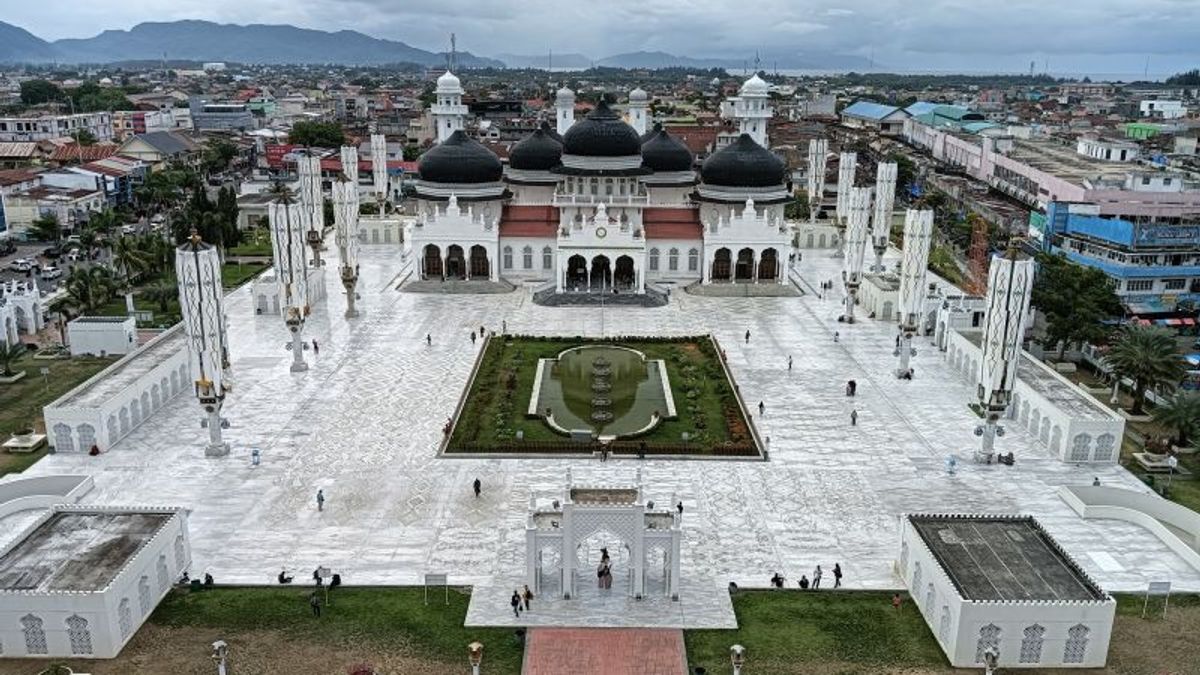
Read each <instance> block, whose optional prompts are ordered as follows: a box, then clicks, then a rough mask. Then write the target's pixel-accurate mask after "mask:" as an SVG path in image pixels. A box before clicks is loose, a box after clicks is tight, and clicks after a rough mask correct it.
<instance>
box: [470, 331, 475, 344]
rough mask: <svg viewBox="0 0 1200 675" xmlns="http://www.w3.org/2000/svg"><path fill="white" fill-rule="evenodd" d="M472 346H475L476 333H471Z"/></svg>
mask: <svg viewBox="0 0 1200 675" xmlns="http://www.w3.org/2000/svg"><path fill="white" fill-rule="evenodd" d="M471 346H472V347H474V346H475V331H471Z"/></svg>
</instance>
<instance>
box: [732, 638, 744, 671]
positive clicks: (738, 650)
mask: <svg viewBox="0 0 1200 675" xmlns="http://www.w3.org/2000/svg"><path fill="white" fill-rule="evenodd" d="M729 662H730V663H731V664H733V675H742V664H744V663H745V662H746V648H745V647H743V646H741V645H734V646H732V647H730V648H729Z"/></svg>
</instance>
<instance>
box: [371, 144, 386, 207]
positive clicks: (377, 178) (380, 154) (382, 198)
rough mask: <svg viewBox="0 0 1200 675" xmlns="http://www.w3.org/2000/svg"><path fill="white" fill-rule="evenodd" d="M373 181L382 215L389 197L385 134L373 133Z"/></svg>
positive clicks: (376, 199)
mask: <svg viewBox="0 0 1200 675" xmlns="http://www.w3.org/2000/svg"><path fill="white" fill-rule="evenodd" d="M371 182H372V184H373V186H372V189H373V190H374V192H375V201H376V202H378V203H379V207H380V208H379V215H381V216H382V215H383V205H384V203H386V202H387V198H388V176H387V137H386V136H384V135H383V134H371Z"/></svg>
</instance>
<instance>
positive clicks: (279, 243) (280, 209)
mask: <svg viewBox="0 0 1200 675" xmlns="http://www.w3.org/2000/svg"><path fill="white" fill-rule="evenodd" d="M267 213H268V218H269V222H270V226H271V246H272V248H273V250H272V257H273V258H274V263H275V278H276V279H277V280H278V284H279V305H280V307H281V308H282V309H283V317H284V323H285V324H286V325H287V329H288V332H289V333H291V335H292V372H293V373H299V372H303V371H305V370H308V364H307V363H305V362H304V341H303V340H302V339H301V332H302V331H303V330H304V321H305V319H306V318H307V317H308V313H309V307H308V269H307V264H306V261H305V259H304V258H305V254H304V229H305V228H304V226H305V222H304V221H305V220H306V219H305V217H304V214H303V209H302V208H301V207H300V205H299V204H297V203H296V202H295V200H293V199H292V195H291V192H290V191H289V190H287V189H286V188H285V189H283V191H282V192H281V193H280V195H279V198H278V199H276V200H275V202H274V203H272V204H270V205H269V207H268V211H267Z"/></svg>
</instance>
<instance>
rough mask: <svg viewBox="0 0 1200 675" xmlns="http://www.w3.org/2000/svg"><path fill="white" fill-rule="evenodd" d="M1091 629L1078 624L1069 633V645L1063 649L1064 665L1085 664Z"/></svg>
mask: <svg viewBox="0 0 1200 675" xmlns="http://www.w3.org/2000/svg"><path fill="white" fill-rule="evenodd" d="M1091 632H1092V631H1091V629H1089V628H1088V627H1087V626H1085V625H1083V624H1081V623H1078V624H1075V625H1074V626H1071V628H1070V630H1068V631H1067V644H1066V646H1065V647H1064V648H1063V663H1083V659H1084V657H1085V656H1087V645H1088V633H1091Z"/></svg>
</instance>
